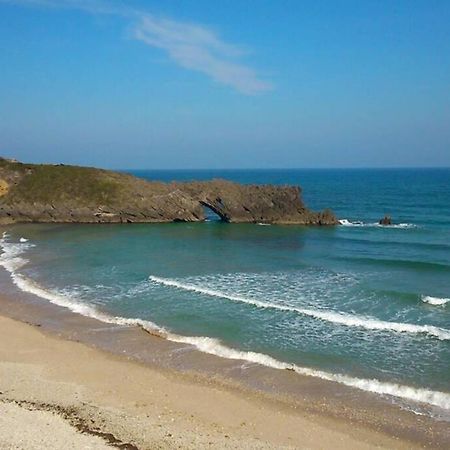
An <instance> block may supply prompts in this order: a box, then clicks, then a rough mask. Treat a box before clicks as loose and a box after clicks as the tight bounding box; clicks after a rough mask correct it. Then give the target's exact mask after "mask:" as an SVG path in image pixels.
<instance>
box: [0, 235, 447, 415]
mask: <svg viewBox="0 0 450 450" xmlns="http://www.w3.org/2000/svg"><path fill="white" fill-rule="evenodd" d="M6 238H7V235H6V234H5V233H4V234H3V239H1V240H0V246H1V247H2V250H3V253H2V254H1V255H0V265H2V266H3V267H4V268H5V269H6V270H8V272H9V273H10V274H11V278H12V280H13V282H14V283H15V284H16V286H17V287H19V288H20V289H21V290H23V291H25V292H29V293H31V294H34V295H37V296H38V297H40V298H43V299H46V300H48V301H50V302H51V303H53V304H56V305H58V306H62V307H64V308H67V309H69V310H70V311H72V312H74V313H78V314H81V315H83V316H86V317H91V318H94V319H97V320H99V321H101V322H104V323H111V324H117V325H123V326H139V327H141V328H143V329H144V330H146V331H148V332H149V333H151V334H156V335H158V336H160V337H163V338H166V339H168V340H170V341H173V342H178V343H183V344H188V345H192V346H193V347H194V348H196V349H197V350H199V351H201V352H203V353H208V354H211V355H216V356H219V357H222V358H227V359H234V360H242V361H248V362H251V363H255V364H260V365H263V366H266V367H271V368H274V369H282V370H292V371H294V372H296V373H298V374H300V375H305V376H310V377H315V378H321V379H323V380H327V381H332V382H336V383H340V384H343V385H345V386H349V387H353V388H357V389H360V390H363V391H367V392H372V393H376V394H381V395H390V396H393V397H398V398H402V399H405V400H412V401H414V402H419V403H427V404H430V405H434V406H437V407H440V408H443V409H446V410H450V394H448V393H445V392H439V391H432V390H429V389H425V388H415V387H412V386H404V385H400V384H395V383H388V382H383V381H379V380H377V379H364V378H356V377H351V376H348V375H344V374H339V373H330V372H325V371H322V370H316V369H311V368H308V367H301V366H298V365H296V364H292V363H286V362H282V361H279V360H277V359H275V358H273V357H271V356H269V355H265V354H263V353H257V352H247V351H241V350H237V349H233V348H230V347H227V346H226V345H224V344H222V343H221V342H220V341H219V340H217V339H214V338H210V337H203V336H180V335H177V334H174V333H171V332H168V331H166V330H165V329H164V328H162V327H159V326H157V325H156V324H154V323H153V322H150V321H148V320H142V319H134V318H126V317H120V316H111V315H109V314H106V313H103V312H101V311H98V310H97V309H96V308H95V307H93V306H90V305H86V304H83V303H81V302H80V301H77V300H76V299H73V298H70V297H67V296H65V295H61V294H59V293H57V292H52V291H49V290H46V289H44V288H42V287H41V286H39V285H38V284H37V283H35V282H34V281H32V280H30V279H28V278H26V277H25V276H23V275H21V274H19V273H17V272H16V270H17V269H15V268H14V267H15V266H14V265H12V264H10V261H11V258H12V259H14V258H17V255H18V254H20V253H23V252H24V251H26V248H25V245H26V244H22V246H23V247H19V248H18V247H17V246H16V245H15V244H11V243H7V242H6ZM28 248H29V247H28ZM5 255H6V256H5ZM23 261H26V260H25V259H23ZM20 267H22V266H20Z"/></svg>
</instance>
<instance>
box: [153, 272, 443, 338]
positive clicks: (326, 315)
mask: <svg viewBox="0 0 450 450" xmlns="http://www.w3.org/2000/svg"><path fill="white" fill-rule="evenodd" d="M149 279H150V280H151V281H153V282H154V283H158V284H162V285H164V286H170V287H174V288H177V289H182V290H185V291H192V292H198V293H199V294H204V295H209V296H210V297H219V298H224V299H227V300H231V301H233V302H240V303H246V304H249V305H253V306H256V307H257V308H262V309H275V310H278V311H289V312H295V313H298V314H301V315H305V316H309V317H313V318H315V319H320V320H323V321H326V322H331V323H337V324H339V325H345V326H348V327H359V328H365V329H366V330H377V331H394V332H400V333H416V334H420V333H421V334H427V335H430V336H433V337H436V338H438V339H440V340H443V341H445V340H450V330H447V329H445V328H439V327H436V326H433V325H415V324H410V323H399V322H387V321H383V320H378V319H374V318H371V317H365V316H356V315H350V314H345V313H342V312H335V311H321V310H316V309H307V308H296V307H293V306H287V305H280V304H276V303H269V302H263V301H260V300H256V299H251V298H247V297H244V296H240V295H230V294H227V293H225V292H221V291H216V290H213V289H208V288H204V287H201V286H196V285H193V284H187V283H180V282H179V281H177V280H172V279H169V278H161V277H156V276H153V275H151V276H150V277H149Z"/></svg>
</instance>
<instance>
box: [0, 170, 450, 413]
mask: <svg viewBox="0 0 450 450" xmlns="http://www.w3.org/2000/svg"><path fill="white" fill-rule="evenodd" d="M132 173H133V174H135V175H137V176H139V177H142V178H147V179H152V180H163V181H171V180H193V179H196V180H208V179H212V178H226V179H229V180H233V181H238V182H241V183H270V184H298V185H300V186H301V187H302V189H303V193H302V196H303V198H304V200H305V202H306V204H307V206H308V207H310V208H311V209H316V210H319V209H323V208H327V207H330V208H331V209H332V210H333V211H334V212H335V213H336V215H337V216H338V218H339V219H341V221H342V224H341V225H339V226H336V227H302V226H292V225H290V226H281V225H263V224H226V223H222V222H220V221H219V220H218V217H216V216H215V215H214V214H213V213H212V212H209V214H208V220H207V221H206V222H204V223H173V224H128V225H58V224H36V225H16V226H11V227H8V228H7V229H6V230H5V232H4V234H3V238H2V240H1V246H2V250H3V253H2V254H1V255H0V264H1V265H2V266H3V267H4V268H5V269H6V270H7V271H8V272H9V274H10V276H11V278H12V280H13V281H14V283H15V284H16V285H17V286H18V287H19V288H20V289H22V290H24V291H27V292H32V293H34V294H36V295H38V296H39V297H41V298H42V299H43V301H44V300H45V301H51V302H53V303H56V304H59V305H62V306H65V307H68V308H69V309H71V310H73V311H75V312H78V313H81V314H83V315H87V316H90V317H97V318H99V319H100V320H103V321H105V322H110V323H121V324H124V325H131V324H139V325H141V326H143V327H145V328H147V329H148V330H151V331H152V332H154V333H157V334H159V335H161V336H163V337H165V338H167V339H169V340H173V341H176V342H180V343H185V344H189V345H193V346H195V347H197V348H198V349H199V350H201V351H202V352H206V353H211V354H215V355H218V356H221V357H224V358H231V359H238V360H244V361H249V362H251V363H259V364H262V365H267V366H270V367H275V368H279V369H291V370H294V371H296V372H298V373H299V374H305V375H309V376H313V377H317V378H323V379H326V380H332V381H336V382H338V383H341V384H344V385H347V386H352V387H355V388H356V389H359V390H365V391H371V392H374V393H376V394H378V395H383V396H387V397H392V398H393V399H394V400H395V399H400V400H401V401H403V402H407V403H408V402H410V403H411V408H414V410H415V411H417V412H418V413H421V409H420V407H421V405H424V406H427V411H429V407H430V406H432V407H433V408H434V409H433V411H434V413H435V414H436V416H438V417H440V418H442V417H444V418H445V417H447V418H448V414H449V412H450V169H401V170H400V169H389V170H381V169H380V170H363V169H358V170H337V169H336V170H319V169H317V170H240V171H231V170H230V171H206V170H204V171H144V170H143V171H134V172H132ZM386 214H389V215H391V216H392V219H393V225H391V226H380V225H378V221H379V219H380V218H382V217H384V215H386Z"/></svg>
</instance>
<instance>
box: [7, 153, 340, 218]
mask: <svg viewBox="0 0 450 450" xmlns="http://www.w3.org/2000/svg"><path fill="white" fill-rule="evenodd" d="M204 206H206V207H208V208H210V209H211V210H213V211H214V212H215V213H216V214H218V215H219V216H220V217H221V218H222V220H224V221H226V222H241V223H242V222H264V223H284V224H303V225H333V224H336V223H337V221H336V218H335V216H334V215H333V213H331V212H330V211H324V212H322V213H315V212H312V211H310V210H308V209H307V208H306V207H305V205H304V204H303V201H302V200H301V195H300V188H299V187H295V186H272V185H242V184H237V183H232V182H229V181H225V180H212V181H207V182H190V183H161V182H151V181H146V180H143V179H140V178H136V177H133V176H131V175H127V174H123V173H118V172H112V171H107V170H102V169H94V168H88V167H76V166H64V165H37V164H22V163H19V162H17V161H12V160H7V159H2V158H0V223H3V224H6V223H19V222H61V223H63V222H72V223H121V222H175V221H184V222H198V221H202V220H204V219H205V214H204V208H203V207H204Z"/></svg>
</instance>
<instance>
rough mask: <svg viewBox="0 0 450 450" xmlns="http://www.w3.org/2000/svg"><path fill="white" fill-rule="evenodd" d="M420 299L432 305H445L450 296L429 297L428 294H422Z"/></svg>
mask: <svg viewBox="0 0 450 450" xmlns="http://www.w3.org/2000/svg"><path fill="white" fill-rule="evenodd" d="M421 300H422V301H423V302H424V303H428V304H429V305H433V306H445V305H446V304H447V303H450V298H439V297H430V296H429V295H422V297H421Z"/></svg>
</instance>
